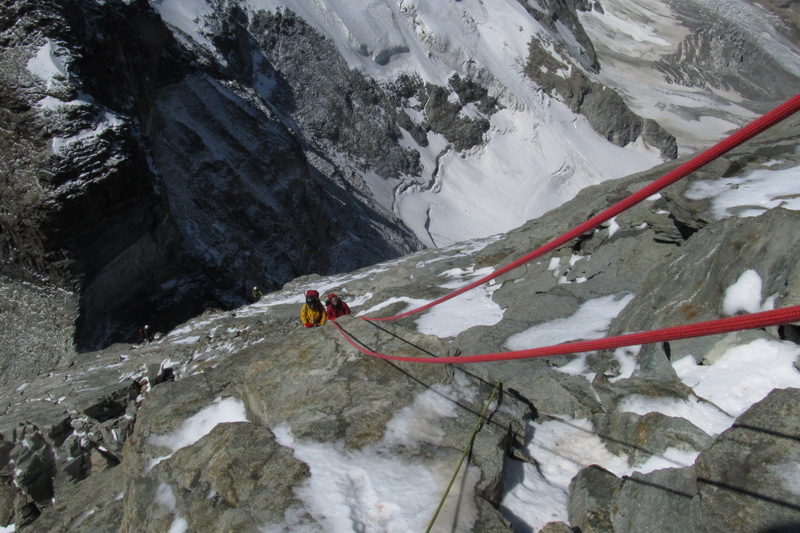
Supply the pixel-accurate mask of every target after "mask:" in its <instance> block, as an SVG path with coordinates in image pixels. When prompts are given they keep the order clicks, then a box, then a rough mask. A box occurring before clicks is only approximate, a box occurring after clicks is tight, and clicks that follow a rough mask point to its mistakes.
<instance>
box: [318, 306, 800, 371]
mask: <svg viewBox="0 0 800 533" xmlns="http://www.w3.org/2000/svg"><path fill="white" fill-rule="evenodd" d="M798 321H800V305H793V306H791V307H784V308H782V309H775V310H772V311H764V312H762V313H752V314H749V315H740V316H734V317H730V318H721V319H718V320H709V321H706V322H697V323H695V324H684V325H681V326H674V327H670V328H663V329H656V330H652V331H644V332H640V333H631V334H628V335H619V336H616V337H607V338H605V339H596V340H590V341H578V342H570V343H566V344H559V345H556V346H544V347H541V348H531V349H529V350H519V351H515V352H499V353H488V354H483V355H466V356H458V357H405V356H399V355H386V354H381V353H377V352H373V351H371V350H369V349H367V348H365V347H363V346H361V345H359V344H358V343H356V341H354V340H353V339H352V337H350V335H349V334H348V333H346V332H345V331H344V330H343V329H342V327H341V326H340V325H339V324H337V323H336V321H331V322H332V323H333V325H334V326H336V329H338V330H339V332H340V333H341V334H342V336H343V337H344V338H345V339H347V341H348V342H349V343H350V344H352V345H353V346H354V347H355V348H356V349H358V350H360V351H361V352H364V353H365V354H367V355H371V356H373V357H379V358H381V359H387V360H390V361H408V362H412V363H432V364H450V363H457V364H466V363H486V362H490V361H510V360H513V359H530V358H532V357H545V356H551V355H565V354H574V353H581V352H593V351H597V350H609V349H613V348H622V347H623V346H639V345H642V344H652V343H656V342H665V341H672V340H677V339H689V338H692V337H704V336H706V335H718V334H721V333H730V332H732V331H739V330H743V329H758V328H764V327H767V326H777V325H780V324H789V323H792V322H798Z"/></svg>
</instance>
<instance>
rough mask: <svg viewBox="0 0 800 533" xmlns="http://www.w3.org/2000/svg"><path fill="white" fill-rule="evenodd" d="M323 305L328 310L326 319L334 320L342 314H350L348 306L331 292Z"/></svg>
mask: <svg viewBox="0 0 800 533" xmlns="http://www.w3.org/2000/svg"><path fill="white" fill-rule="evenodd" d="M325 305H326V306H327V310H328V320H336V319H337V318H339V317H340V316H342V315H349V314H350V306H348V305H347V304H346V303H345V302H344V301H343V300H342V299H341V298H339V297H338V296H336V295H335V294H333V293H331V294H329V295H328V300H327V301H326V302H325Z"/></svg>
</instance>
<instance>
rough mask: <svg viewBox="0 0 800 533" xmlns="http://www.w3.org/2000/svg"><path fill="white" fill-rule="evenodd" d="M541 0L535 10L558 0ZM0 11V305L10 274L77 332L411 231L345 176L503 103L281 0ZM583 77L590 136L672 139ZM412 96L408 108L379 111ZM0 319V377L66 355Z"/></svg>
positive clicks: (402, 163)
mask: <svg viewBox="0 0 800 533" xmlns="http://www.w3.org/2000/svg"><path fill="white" fill-rule="evenodd" d="M548 9H549V13H550V14H549V15H548V17H549V19H548V20H551V23H552V24H554V22H553V21H555V20H557V19H558V20H565V19H566V17H567V16H568V15H569V14H570V13H571V11H570V10H569V9H571V8H568V7H567V6H564V5H562V4H561V3H554V4H553V6H552V7H551V8H548ZM559 10H560V11H559ZM569 16H570V20H573V22H575V23H576V24H577V25H575V26H574V28H575V31H576V32H578V31H579V29H580V25H579V23H577V19H575V15H574V13H572V14H571V15H569ZM0 22H1V23H2V26H1V27H0V32H2V33H1V34H0V39H1V40H0V43H1V44H2V46H3V49H4V54H3V57H2V59H0V61H2V74H0V77H1V78H2V79H1V80H0V99H2V102H3V106H2V108H3V111H2V113H3V123H4V124H5V126H4V128H3V130H2V133H1V134H0V137H2V138H1V139H0V143H2V144H0V158H2V159H1V160H2V169H3V175H4V176H5V179H4V181H3V184H2V202H3V209H2V217H0V224H2V225H1V226H0V231H2V235H3V239H2V242H3V244H2V250H3V253H2V265H3V266H2V268H3V280H4V283H6V284H7V285H8V287H9V291H11V292H13V294H16V295H18V296H19V297H16V296H15V297H11V298H9V299H8V300H6V301H5V303H4V304H3V308H4V309H13V308H14V306H15V305H16V304H14V303H13V302H14V301H15V300H32V299H38V298H39V296H38V292H37V291H36V290H31V291H29V290H27V289H25V288H22V289H21V288H20V287H25V285H24V284H25V283H32V284H33V285H35V286H39V285H41V284H42V281H43V280H47V281H46V283H45V284H46V286H47V287H48V288H47V291H49V292H52V291H63V290H65V291H67V292H69V293H71V294H72V298H73V299H74V300H75V302H73V303H72V304H71V305H70V309H72V310H71V311H69V312H66V313H62V312H60V311H58V312H54V313H53V314H50V315H48V318H47V321H46V322H52V323H61V321H63V320H73V321H75V330H74V338H75V343H76V345H77V348H78V349H79V350H84V349H91V348H97V347H101V346H104V345H107V344H109V343H110V342H113V341H114V340H121V339H128V340H130V339H132V335H133V334H134V333H133V332H135V331H136V329H137V328H138V327H140V326H141V325H142V324H143V323H145V322H154V323H155V324H156V326H157V327H159V328H161V329H164V328H168V327H172V326H174V325H175V324H177V323H180V322H181V321H183V320H186V319H187V318H189V317H191V316H193V315H195V314H197V313H198V312H201V311H202V310H203V309H205V308H208V307H224V308H229V307H233V306H236V305H240V304H241V303H243V302H244V297H245V295H246V293H247V290H248V288H249V287H250V286H252V285H254V284H255V285H259V286H261V287H262V288H265V289H274V288H277V287H279V286H281V285H282V284H283V283H285V282H287V281H289V280H291V279H293V278H295V277H297V276H298V275H303V274H308V273H312V272H316V273H331V272H343V271H347V270H351V269H353V268H357V267H360V266H363V265H366V264H372V263H374V262H376V261H380V260H385V259H388V258H392V257H397V256H399V255H402V254H405V253H408V252H410V251H413V250H417V249H419V248H420V247H421V245H420V243H419V242H418V241H417V239H416V238H415V237H414V235H413V234H412V232H410V231H409V230H408V229H407V228H406V227H405V226H404V225H403V224H402V223H401V222H400V221H399V220H398V219H397V218H396V217H395V216H394V215H392V214H391V213H390V212H388V211H387V210H386V209H385V208H384V207H381V205H380V203H379V202H377V201H376V200H375V198H374V196H373V195H374V193H373V191H370V190H369V188H368V187H367V186H366V185H365V183H364V181H363V178H362V174H363V173H364V172H370V173H375V174H377V175H380V176H383V177H385V178H387V179H388V178H393V177H397V176H399V175H401V174H402V175H411V176H414V175H419V174H420V163H419V154H418V153H417V152H414V151H413V150H409V149H407V148H404V147H403V145H402V143H401V142H400V140H401V137H402V135H401V130H400V128H403V129H404V130H406V131H408V132H409V133H410V135H412V136H413V137H414V138H415V139H416V141H417V142H418V143H419V144H420V145H422V146H424V145H425V144H426V143H427V139H426V133H427V132H429V131H432V132H436V133H438V134H441V135H443V136H444V137H446V138H447V139H448V140H449V142H451V143H452V146H453V149H455V150H458V151H463V150H468V149H470V148H473V147H475V146H478V145H480V144H481V142H482V135H483V133H484V132H485V131H486V129H487V128H488V117H491V115H492V113H493V112H495V111H496V110H497V109H498V108H499V106H501V105H502V104H501V103H500V102H498V100H497V98H496V97H493V96H491V95H490V94H489V92H488V90H487V88H486V86H487V81H486V80H482V79H480V78H478V79H468V78H462V77H460V76H458V75H454V76H453V77H452V78H451V80H450V84H449V86H448V87H439V86H434V85H431V84H426V83H423V82H422V81H421V80H420V79H419V78H416V77H414V76H413V75H402V76H400V77H398V79H397V80H396V82H395V83H392V84H388V85H383V86H381V85H379V84H377V83H376V82H375V81H373V80H371V79H369V78H366V77H365V76H364V75H363V74H361V73H359V72H358V71H355V70H351V69H349V68H348V67H347V65H346V64H345V63H344V61H343V60H342V58H341V57H340V56H339V55H338V53H337V52H336V49H335V47H333V46H332V45H331V44H330V43H327V44H326V41H325V38H324V37H323V36H321V35H319V34H318V33H317V32H316V31H315V30H314V29H312V28H311V27H310V26H309V25H308V24H307V23H306V22H304V21H303V20H302V19H300V18H299V17H297V16H296V15H295V14H294V13H292V12H291V11H288V10H278V11H275V12H266V11H259V12H256V13H255V14H252V13H248V12H246V11H245V10H244V9H243V8H242V7H241V5H240V4H239V3H238V2H219V3H215V4H214V10H213V13H212V14H211V15H209V16H208V17H207V18H206V20H205V21H204V26H203V27H204V31H205V32H206V33H205V38H206V39H207V40H208V42H209V43H210V44H209V45H208V46H199V45H197V43H196V42H194V41H191V40H189V39H187V38H186V36H185V35H182V34H181V32H180V30H178V29H177V28H168V27H167V26H166V25H165V24H164V23H163V21H162V20H161V18H160V17H159V16H158V15H157V14H156V13H155V12H154V11H153V9H152V7H151V5H150V3H149V2H146V1H144V0H137V1H134V2H127V1H116V0H115V1H111V2H96V1H93V0H81V1H69V2H66V1H65V2H42V1H41V0H24V1H10V0H9V1H7V2H4V3H3V4H2V12H1V13H0ZM580 42H581V43H583V45H584V47H585V48H587V49H588V48H590V44H591V43H589V42H587V41H586V39H585V35H584V39H582V40H581V41H580ZM581 54H582V52H581ZM376 61H379V58H378V59H376ZM589 64H594V62H593V61H590V62H589ZM587 83H588V82H587V81H586V80H585V79H580V80H578V81H577V82H574V83H573V82H567V88H565V87H564V86H560V87H559V90H560V91H561V92H562V93H565V94H566V93H567V92H570V94H572V93H575V91H578V92H579V93H580V96H579V97H573V96H565V98H567V99H575V98H577V99H578V100H580V102H576V103H575V104H574V105H573V104H570V105H572V107H573V108H574V109H576V110H580V111H581V112H585V113H587V116H589V115H591V116H594V117H596V118H597V120H593V123H594V124H596V127H598V128H599V129H601V130H602V131H603V135H606V136H607V137H608V138H609V139H610V140H613V141H614V142H617V143H620V144H625V143H627V142H629V141H630V140H631V139H632V138H635V137H636V136H637V135H638V134H640V133H643V132H645V133H646V132H649V131H653V132H655V133H653V134H649V135H645V137H646V139H647V140H648V142H653V143H654V145H656V146H659V147H660V149H661V150H662V152H663V153H664V154H665V155H666V156H670V157H671V156H674V153H675V149H674V146H675V143H674V139H672V138H671V137H670V136H669V135H668V134H666V133H665V132H664V131H663V130H660V128H658V127H657V126H656V125H654V124H649V123H647V124H645V123H643V122H642V120H641V119H639V118H638V117H635V116H634V115H632V114H631V113H630V112H629V111H627V108H625V106H624V104H622V103H621V100H619V99H618V98H617V99H616V100H614V105H613V106H611V107H609V106H608V101H607V99H605V98H604V99H603V101H601V102H596V103H595V104H591V105H590V104H587V103H585V101H591V97H590V96H587V95H591V94H600V93H598V92H597V87H594V88H593V87H590V86H589V85H587ZM575 84H577V86H580V87H581V88H576V89H574V90H573V89H572V87H573V85H575ZM452 94H456V95H457V96H458V97H457V98H455V99H454V98H452V97H451V96H450V95H452ZM607 94H608V95H611V94H613V92H608V93H607ZM414 106H416V108H417V109H418V112H419V113H420V114H421V116H422V117H424V118H423V119H422V120H420V121H413V122H412V121H411V120H410V119H409V115H408V114H407V113H405V112H402V111H398V110H399V109H401V108H403V107H409V108H410V107H414ZM467 108H470V109H473V108H474V109H476V111H474V112H470V113H465V110H466V109H467ZM591 109H594V110H595V111H591ZM600 109H605V110H606V111H603V112H600V111H599V110H600ZM620 110H624V111H625V112H626V113H627V114H626V113H617V111H620ZM600 115H604V117H605V118H604V117H603V116H600ZM612 115H613V116H614V119H613V120H612V121H608V120H607V119H608V118H609V117H611V116H612ZM617 116H622V117H624V118H622V119H618V118H617ZM645 122H646V121H645ZM12 286H14V287H17V288H16V289H13V290H12V289H11V287H12ZM47 300H48V297H47V296H42V297H41V301H39V303H38V304H36V305H38V306H39V307H42V308H46V307H47V306H48V304H47ZM76 319H77V320H76ZM4 320H7V322H6V324H5V325H6V326H7V327H6V328H4V329H5V330H6V331H8V333H7V338H8V339H14V341H15V343H16V346H17V350H15V351H13V353H12V351H9V352H7V351H5V346H8V343H7V342H4V343H3V346H4V348H3V350H4V351H3V357H2V358H1V359H2V360H3V365H5V366H6V368H15V370H14V373H13V376H21V375H22V373H23V369H25V368H28V369H30V370H31V373H32V375H33V374H35V373H37V372H38V371H42V370H46V369H48V368H51V367H52V365H48V364H47V363H45V360H46V359H48V358H49V359H50V360H51V361H52V362H54V363H55V362H57V361H59V359H60V358H61V357H62V356H63V355H64V353H66V352H64V349H63V348H62V346H63V343H62V342H58V343H56V345H55V346H54V347H52V348H50V349H49V351H50V354H49V356H47V357H43V356H42V355H41V350H42V347H41V346H39V343H38V341H36V340H30V341H29V340H27V339H33V337H31V336H29V335H27V334H26V333H25V331H24V330H18V329H14V321H13V320H10V319H6V318H5V317H4ZM51 334H52V335H54V336H56V337H59V338H60V337H61V336H62V333H60V332H58V331H57V328H56V330H53V331H52V332H51ZM36 338H40V336H37V337H36ZM67 351H69V349H67ZM20 352H21V353H22V354H23V355H22V356H20ZM34 353H37V354H39V355H33V354H34ZM11 360H17V361H20V362H21V363H20V364H19V365H16V366H15V364H14V363H11V362H9V361H11ZM34 360H35V361H36V364H35V365H33V366H31V363H33V362H34Z"/></svg>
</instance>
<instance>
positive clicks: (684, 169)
mask: <svg viewBox="0 0 800 533" xmlns="http://www.w3.org/2000/svg"><path fill="white" fill-rule="evenodd" d="M798 110H800V94H797V95H795V96H794V97H793V98H791V99H789V100H787V101H786V102H784V103H783V104H782V105H780V106H778V107H776V108H775V109H773V110H772V111H770V112H769V113H767V114H765V115H764V116H762V117H761V118H758V119H756V120H754V121H753V122H751V123H750V124H748V125H746V126H745V127H743V128H742V129H740V130H739V131H737V132H736V133H734V134H733V135H731V136H730V137H728V138H727V139H724V140H722V141H721V142H719V143H717V144H716V145H714V146H712V147H711V148H709V149H708V150H706V151H705V152H702V153H700V154H699V155H697V156H695V157H694V158H692V159H690V160H689V161H687V162H685V163H683V164H682V165H680V166H679V167H677V168H676V169H674V170H672V171H671V172H668V173H667V174H665V175H663V176H662V177H661V178H659V179H657V180H656V181H654V182H653V183H651V184H650V185H647V186H646V187H644V188H643V189H641V190H640V191H638V192H635V193H633V194H632V195H630V196H628V197H627V198H625V199H623V200H622V201H620V202H618V203H617V204H614V205H613V206H611V207H609V208H608V209H606V210H605V211H603V212H602V213H600V214H598V215H595V216H594V217H592V218H590V219H589V220H587V221H586V222H584V223H583V224H581V225H579V226H576V227H575V228H574V229H572V230H571V231H568V232H567V233H565V234H563V235H561V236H560V237H557V238H556V239H554V240H552V241H550V242H549V243H547V244H545V245H544V246H542V247H540V248H538V249H536V250H534V251H532V252H530V253H528V254H527V255H524V256H523V257H520V258H519V259H517V260H516V261H514V262H513V263H510V264H508V265H506V266H504V267H503V268H501V269H499V270H496V271H495V272H493V273H492V274H489V275H488V276H486V277H483V278H481V279H479V280H477V281H474V282H472V283H470V284H469V285H466V286H464V287H461V288H460V289H457V290H455V291H453V292H451V293H449V294H446V295H445V296H442V297H441V298H439V299H437V300H434V301H432V302H430V303H427V304H425V305H423V306H421V307H417V308H416V309H412V310H410V311H406V312H405V313H400V314H399V315H395V316H389V317H381V318H368V317H363V318H364V320H370V321H375V322H380V321H384V320H395V319H397V318H403V317H407V316H409V315H413V314H415V313H419V312H421V311H425V310H426V309H430V308H431V307H434V306H436V305H439V304H440V303H442V302H446V301H447V300H449V299H451V298H454V297H456V296H458V295H459V294H462V293H464V292H467V291H469V290H471V289H474V288H475V287H478V286H480V285H483V284H484V283H486V282H488V281H490V280H493V279H494V278H496V277H498V276H501V275H503V274H505V273H506V272H509V271H511V270H514V269H515V268H518V267H520V266H522V265H524V264H526V263H529V262H531V261H533V260H534V259H537V258H539V257H541V256H543V255H544V254H546V253H548V252H551V251H553V250H555V249H556V248H559V247H560V246H562V245H564V244H566V243H568V242H569V241H571V240H573V239H575V238H577V237H579V236H581V235H583V234H584V233H586V232H587V231H589V230H592V229H594V228H596V227H597V226H599V225H600V224H602V223H603V222H605V221H607V220H609V219H611V218H613V217H615V216H617V215H619V214H620V213H622V212H623V211H625V210H627V209H630V208H631V207H633V206H634V205H636V204H638V203H639V202H641V201H642V200H645V199H646V198H649V197H650V196H652V195H654V194H655V193H657V192H658V191H660V190H661V189H663V188H665V187H667V186H669V185H672V184H673V183H675V182H676V181H678V180H680V179H682V178H684V177H686V176H688V175H689V174H691V173H692V172H694V171H695V170H697V169H699V168H700V167H702V166H704V165H706V164H707V163H709V162H711V161H713V160H714V159H716V158H718V157H720V156H721V155H723V154H725V153H726V152H728V151H730V150H732V149H733V148H735V147H737V146H739V145H740V144H742V143H743V142H745V141H747V140H748V139H751V138H752V137H754V136H756V135H758V134H759V133H761V132H762V131H764V130H766V129H767V128H769V127H771V126H774V125H775V124H777V123H778V122H780V121H782V120H784V119H785V118H787V117H790V116H791V115H793V114H794V113H796V112H797V111H798Z"/></svg>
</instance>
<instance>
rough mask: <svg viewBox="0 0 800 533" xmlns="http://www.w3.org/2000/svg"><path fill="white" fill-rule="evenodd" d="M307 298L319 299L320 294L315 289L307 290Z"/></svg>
mask: <svg viewBox="0 0 800 533" xmlns="http://www.w3.org/2000/svg"><path fill="white" fill-rule="evenodd" d="M306 298H319V293H318V292H317V291H315V290H314V289H310V290H307V291H306Z"/></svg>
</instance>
